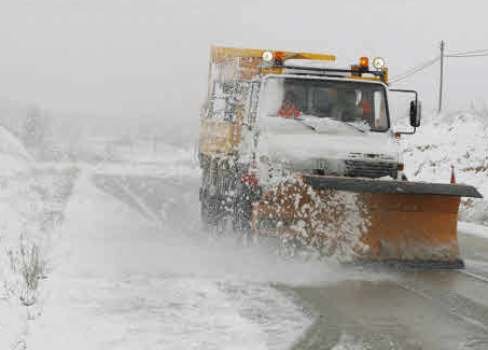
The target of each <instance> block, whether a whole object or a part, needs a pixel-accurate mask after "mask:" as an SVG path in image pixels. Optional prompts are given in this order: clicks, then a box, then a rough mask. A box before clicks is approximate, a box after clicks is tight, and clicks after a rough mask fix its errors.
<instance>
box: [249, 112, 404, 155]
mask: <svg viewBox="0 0 488 350" xmlns="http://www.w3.org/2000/svg"><path fill="white" fill-rule="evenodd" d="M263 119H266V120H265V121H262V122H261V123H260V124H259V138H258V146H257V154H258V158H259V157H264V159H268V160H270V161H272V162H280V163H291V164H298V163H300V164H303V163H304V162H306V161H307V160H310V161H316V160H320V159H327V160H337V161H343V160H348V159H355V160H362V159H363V160H367V161H371V162H373V161H380V162H392V163H393V162H394V163H398V162H399V147H400V146H399V144H398V142H396V141H395V140H394V139H393V137H392V135H391V133H390V132H372V131H368V130H366V129H365V128H364V127H361V125H347V124H346V123H342V122H338V121H333V120H330V122H325V123H321V125H317V126H315V127H314V126H313V125H304V124H310V123H303V120H302V121H296V120H286V119H283V118H272V117H269V118H263Z"/></svg>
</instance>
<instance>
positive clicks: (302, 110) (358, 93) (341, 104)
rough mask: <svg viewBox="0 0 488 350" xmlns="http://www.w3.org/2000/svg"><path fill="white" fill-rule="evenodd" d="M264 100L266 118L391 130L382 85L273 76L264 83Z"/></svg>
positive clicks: (263, 107)
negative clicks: (328, 121) (318, 120)
mask: <svg viewBox="0 0 488 350" xmlns="http://www.w3.org/2000/svg"><path fill="white" fill-rule="evenodd" d="M262 98H263V100H262V101H261V106H262V107H261V115H264V116H266V117H280V118H286V119H298V120H300V119H303V118H306V117H316V118H329V119H333V120H336V121H340V122H345V123H348V124H363V125H365V126H367V128H369V129H372V130H376V131H385V130H387V129H388V128H389V122H388V115H387V108H386V97H385V89H384V87H383V86H382V85H381V84H374V83H367V82H351V81H337V80H319V79H306V78H295V77H293V78H290V77H270V78H268V79H266V81H265V83H264V90H263V95H262Z"/></svg>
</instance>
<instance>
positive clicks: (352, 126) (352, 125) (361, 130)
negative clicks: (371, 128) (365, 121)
mask: <svg viewBox="0 0 488 350" xmlns="http://www.w3.org/2000/svg"><path fill="white" fill-rule="evenodd" d="M343 123H344V124H346V125H349V126H350V127H351V128H353V129H356V130H357V131H359V132H362V133H363V134H364V133H365V132H366V131H365V130H363V129H361V128H359V127H357V126H356V125H354V124H351V123H349V122H343Z"/></svg>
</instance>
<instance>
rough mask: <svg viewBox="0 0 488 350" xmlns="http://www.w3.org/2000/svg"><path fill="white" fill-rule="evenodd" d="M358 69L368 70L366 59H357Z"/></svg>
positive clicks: (367, 60)
mask: <svg viewBox="0 0 488 350" xmlns="http://www.w3.org/2000/svg"><path fill="white" fill-rule="evenodd" d="M359 69H361V70H368V69H369V59H368V57H361V58H360V59H359Z"/></svg>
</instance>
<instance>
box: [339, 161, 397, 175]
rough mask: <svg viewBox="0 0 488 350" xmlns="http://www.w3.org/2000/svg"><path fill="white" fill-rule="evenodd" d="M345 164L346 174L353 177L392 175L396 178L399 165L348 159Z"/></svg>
mask: <svg viewBox="0 0 488 350" xmlns="http://www.w3.org/2000/svg"><path fill="white" fill-rule="evenodd" d="M345 166H346V169H345V175H346V176H351V177H369V178H379V177H383V176H391V177H393V178H396V177H397V173H398V166H397V164H395V163H387V162H368V161H360V160H346V161H345Z"/></svg>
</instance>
